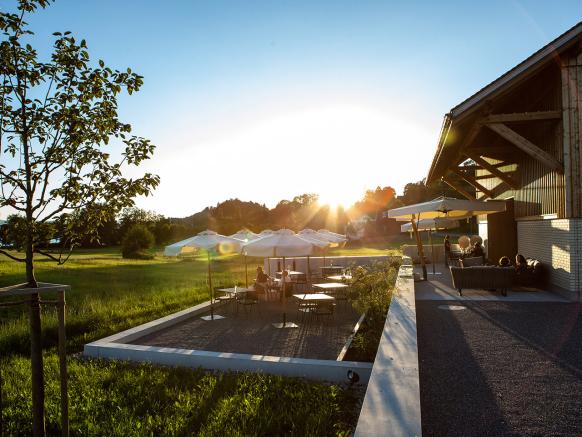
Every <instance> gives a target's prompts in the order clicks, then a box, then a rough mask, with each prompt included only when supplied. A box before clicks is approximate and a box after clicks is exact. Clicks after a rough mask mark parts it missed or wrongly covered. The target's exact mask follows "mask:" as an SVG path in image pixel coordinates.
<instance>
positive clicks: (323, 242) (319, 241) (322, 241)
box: [297, 228, 338, 282]
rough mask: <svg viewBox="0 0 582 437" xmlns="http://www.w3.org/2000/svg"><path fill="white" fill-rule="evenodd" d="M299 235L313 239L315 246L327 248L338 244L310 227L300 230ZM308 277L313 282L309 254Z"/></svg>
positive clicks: (306, 238) (309, 239)
mask: <svg viewBox="0 0 582 437" xmlns="http://www.w3.org/2000/svg"><path fill="white" fill-rule="evenodd" d="M297 235H299V236H300V237H301V238H303V239H305V240H308V241H311V242H312V243H313V245H314V246H315V247H319V248H321V249H323V250H325V249H327V248H329V247H334V246H337V245H338V243H336V242H334V241H331V239H326V238H325V237H324V236H323V235H322V234H320V233H319V232H316V231H314V230H313V229H309V228H306V229H303V230H302V231H299V233H298V234H297ZM324 255H325V252H324ZM307 277H308V278H309V282H311V265H310V262H309V255H308V256H307Z"/></svg>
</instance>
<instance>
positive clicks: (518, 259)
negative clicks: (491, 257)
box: [444, 235, 527, 273]
mask: <svg viewBox="0 0 582 437" xmlns="http://www.w3.org/2000/svg"><path fill="white" fill-rule="evenodd" d="M444 246H445V262H447V263H448V260H449V258H450V256H451V241H450V238H449V236H448V235H447V236H445V240H444ZM473 257H482V258H483V259H485V251H484V250H483V245H482V243H481V241H475V243H474V244H473V245H471V246H470V247H469V248H468V249H467V250H465V251H464V252H463V253H461V255H460V258H461V259H463V258H473ZM498 264H499V266H500V267H511V260H510V259H509V257H507V256H502V257H501V258H500V259H499V263H498ZM515 270H516V271H517V272H518V273H519V272H522V271H525V270H527V261H526V259H525V257H524V256H523V255H522V254H520V253H518V254H517V255H515Z"/></svg>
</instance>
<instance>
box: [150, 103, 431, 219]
mask: <svg viewBox="0 0 582 437" xmlns="http://www.w3.org/2000/svg"><path fill="white" fill-rule="evenodd" d="M241 126H242V127H241ZM241 126H238V128H236V129H235V128H233V129H227V128H224V129H221V130H220V132H218V133H216V135H215V136H214V135H210V136H209V137H208V138H207V139H205V140H204V141H193V140H188V139H186V138H179V139H177V140H176V141H175V142H176V143H180V144H183V148H182V149H180V153H179V156H178V154H176V153H173V152H172V153H168V154H167V155H165V156H162V155H161V154H160V156H159V157H158V158H157V160H156V163H155V165H156V168H155V169H152V171H154V170H155V171H154V172H155V173H159V174H160V176H161V179H162V184H161V185H160V187H159V188H158V189H157V190H156V196H155V198H152V199H150V198H147V199H148V201H149V202H153V203H152V204H151V205H148V204H147V203H146V202H145V201H144V202H143V203H140V206H141V207H144V208H148V207H149V208H151V209H157V210H161V211H165V212H166V213H168V214H174V215H176V216H181V215H185V214H191V213H192V211H195V210H196V209H201V208H203V207H204V206H207V205H214V204H216V203H217V202H220V201H222V200H225V199H229V198H234V197H237V198H239V199H243V200H252V201H255V202H259V203H266V204H267V205H268V206H269V207H273V206H275V205H276V204H277V202H279V201H280V200H281V199H293V197H294V196H297V195H299V194H303V193H317V194H319V196H320V203H321V204H322V205H324V204H329V205H330V206H331V207H332V208H335V207H337V206H338V205H342V206H343V207H344V208H349V207H350V206H351V205H353V203H354V202H356V201H358V200H360V199H362V197H363V196H364V194H365V191H366V190H367V189H372V190H373V189H375V188H376V187H377V186H387V185H390V186H394V187H395V188H396V189H398V187H399V186H403V185H404V183H406V182H410V181H415V180H419V179H420V178H422V177H423V175H424V174H426V168H425V167H426V165H425V163H426V158H425V156H428V154H430V153H432V144H433V140H434V134H433V131H431V130H430V129H428V128H427V127H426V126H423V125H420V124H418V122H417V121H416V120H414V119H413V120H409V119H405V118H404V119H403V118H402V115H401V114H399V113H398V112H397V111H392V110H390V109H389V108H378V107H374V106H371V107H366V106H351V105H338V106H331V107H327V106H324V107H314V108H311V109H305V110H300V111H296V112H289V113H278V114H273V115H271V116H266V117H264V118H260V119H258V120H257V121H256V122H255V123H243V124H241ZM202 163H203V165H202ZM193 166H195V168H196V177H197V178H198V180H203V181H209V182H210V183H208V184H207V185H206V186H205V187H204V189H203V190H199V191H197V192H196V194H195V196H193V197H192V198H190V197H188V196H186V198H187V199H188V200H185V196H184V195H185V189H184V179H183V175H184V174H190V173H191V172H192V168H193ZM140 171H141V168H140ZM162 199H164V200H162ZM164 201H165V202H168V203H169V204H171V205H162V202H164Z"/></svg>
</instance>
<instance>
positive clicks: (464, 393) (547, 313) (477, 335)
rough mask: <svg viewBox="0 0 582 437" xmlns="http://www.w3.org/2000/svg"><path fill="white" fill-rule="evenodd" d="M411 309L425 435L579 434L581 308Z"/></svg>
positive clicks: (475, 305) (427, 305)
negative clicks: (415, 320) (415, 325)
mask: <svg viewBox="0 0 582 437" xmlns="http://www.w3.org/2000/svg"><path fill="white" fill-rule="evenodd" d="M441 305H462V306H465V307H467V309H465V310H461V311H447V310H442V309H439V308H438V307H439V306H441ZM416 309H417V327H418V348H419V365H420V394H421V408H422V427H423V434H424V435H425V436H434V435H436V436H473V435H550V436H552V435H555V436H570V435H571V436H575V435H582V305H580V304H568V303H507V302H450V303H446V302H442V301H441V302H434V301H432V302H431V301H417V303H416Z"/></svg>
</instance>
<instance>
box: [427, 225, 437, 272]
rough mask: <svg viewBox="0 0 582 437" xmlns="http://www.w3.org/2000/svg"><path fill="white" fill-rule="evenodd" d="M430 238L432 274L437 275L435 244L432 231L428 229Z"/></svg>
mask: <svg viewBox="0 0 582 437" xmlns="http://www.w3.org/2000/svg"><path fill="white" fill-rule="evenodd" d="M428 239H429V240H430V258H431V262H432V274H433V275H436V273H435V271H434V244H433V242H432V231H431V230H430V229H429V230H428Z"/></svg>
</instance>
